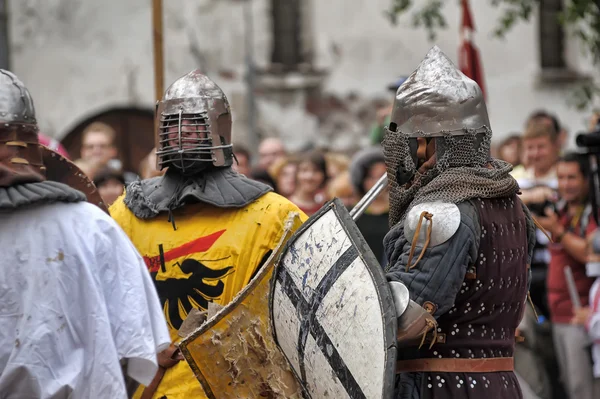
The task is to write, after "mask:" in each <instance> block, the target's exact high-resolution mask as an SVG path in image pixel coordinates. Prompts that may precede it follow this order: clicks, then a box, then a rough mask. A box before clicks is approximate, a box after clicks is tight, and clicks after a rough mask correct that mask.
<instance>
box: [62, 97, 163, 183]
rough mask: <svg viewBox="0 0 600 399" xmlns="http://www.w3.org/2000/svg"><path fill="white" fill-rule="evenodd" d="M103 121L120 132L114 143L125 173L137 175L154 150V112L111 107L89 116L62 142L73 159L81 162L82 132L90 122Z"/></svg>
mask: <svg viewBox="0 0 600 399" xmlns="http://www.w3.org/2000/svg"><path fill="white" fill-rule="evenodd" d="M95 121H100V122H104V123H106V124H108V125H110V126H112V127H113V129H115V131H116V132H117V135H116V139H115V141H116V142H115V144H116V145H117V148H118V150H119V158H120V159H121V162H123V168H124V170H126V171H131V172H135V173H138V167H139V164H140V162H141V161H142V159H144V157H145V156H146V155H148V153H149V152H150V151H151V150H152V148H154V112H153V110H151V109H140V108H110V109H108V110H106V111H103V112H100V113H97V114H95V115H92V116H89V117H86V118H85V119H83V120H81V122H79V123H78V124H77V125H76V126H75V128H73V129H72V130H71V131H70V132H68V133H67V134H66V135H65V136H64V138H63V139H62V140H61V143H62V145H64V146H65V148H66V149H67V151H68V152H69V154H70V155H71V157H72V159H74V160H75V159H78V158H79V154H80V149H81V133H82V132H83V130H84V129H85V128H86V126H88V125H89V124H90V123H92V122H95Z"/></svg>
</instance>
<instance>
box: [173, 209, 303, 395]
mask: <svg viewBox="0 0 600 399" xmlns="http://www.w3.org/2000/svg"><path fill="white" fill-rule="evenodd" d="M295 219H298V221H299V222H300V223H302V221H301V218H300V214H299V213H298V212H293V211H292V212H289V213H288V215H287V216H286V218H285V221H284V229H283V234H282V235H281V238H280V240H279V242H278V243H277V246H275V248H274V249H273V252H272V253H271V255H269V257H268V258H267V260H266V261H265V263H264V264H263V266H265V265H267V264H268V263H269V262H274V264H273V273H272V274H271V278H273V275H274V274H275V268H276V267H277V262H278V260H279V258H280V256H281V254H282V253H283V251H284V250H285V246H284V245H283V244H284V243H287V241H288V240H290V239H291V238H292V237H293V236H294V234H293V231H292V229H293V226H294V222H295ZM288 221H289V222H290V225H289V227H288ZM300 228H301V227H300ZM266 270H267V268H266V267H261V269H260V270H259V271H258V273H256V275H255V276H254V278H252V280H250V282H249V283H248V284H247V285H246V286H245V287H244V288H243V289H242V290H241V291H240V292H239V293H238V294H237V295H236V296H235V297H234V298H233V300H232V301H231V302H229V303H228V304H227V305H225V307H224V308H223V309H221V310H220V311H219V313H217V314H216V315H215V316H214V317H213V318H211V319H210V320H207V322H206V323H204V324H203V325H202V326H201V327H199V328H198V329H196V330H195V331H193V332H192V333H191V334H190V335H188V336H187V337H185V338H184V339H182V340H181V341H179V343H178V347H179V349H180V350H181V353H182V354H183V357H184V358H185V360H186V362H187V364H188V366H190V368H191V369H192V371H193V373H194V376H195V377H196V379H197V380H198V382H200V385H201V386H202V389H203V390H204V393H205V394H206V396H207V397H208V399H217V397H216V396H215V394H214V392H213V390H212V388H211V387H210V385H209V383H208V380H207V379H206V377H205V376H204V373H202V370H201V369H200V367H199V366H198V365H197V364H196V362H195V361H194V358H193V357H192V354H191V353H190V351H189V349H188V348H187V345H188V344H189V343H191V342H192V341H193V340H195V339H196V338H198V337H199V336H200V335H202V334H204V333H206V332H208V331H209V330H210V329H211V328H212V327H213V326H214V325H215V324H217V323H218V322H219V321H221V320H222V319H223V318H224V317H225V316H227V315H228V314H230V313H231V312H232V311H233V309H235V308H236V307H237V305H238V304H239V303H240V302H241V301H243V300H244V299H245V298H246V297H247V296H248V295H249V294H250V292H251V291H252V288H254V287H256V286H257V285H258V284H259V283H260V282H261V281H262V279H263V278H264V277H265V275H266V273H267V272H266ZM269 284H270V282H269ZM233 304H235V306H234V305H233ZM270 304H271V289H270V288H269V316H270V313H271V312H270V309H271V307H270ZM270 324H271V325H269V328H272V323H270ZM276 346H277V349H278V350H279V351H280V352H281V354H282V355H283V356H285V354H284V353H283V351H281V349H280V348H279V345H277V343H276ZM286 360H287V357H286ZM288 363H289V361H288ZM290 370H291V371H292V372H293V370H292V367H291V366H290ZM294 376H295V373H294Z"/></svg>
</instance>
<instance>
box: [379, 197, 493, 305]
mask: <svg viewBox="0 0 600 399" xmlns="http://www.w3.org/2000/svg"><path fill="white" fill-rule="evenodd" d="M457 205H458V209H459V210H460V215H461V222H460V226H459V227H458V230H457V231H456V233H454V235H453V236H452V237H451V238H450V239H449V240H448V241H446V242H444V243H443V244H440V245H438V246H436V247H432V248H428V249H427V250H426V251H425V254H424V255H423V258H422V259H421V260H420V261H419V263H418V264H417V265H416V266H415V267H414V268H411V269H410V270H409V271H406V263H407V262H408V255H409V253H410V246H411V243H410V242H408V241H407V240H406V238H405V237H404V234H401V235H400V236H399V237H398V238H397V241H396V242H395V243H394V247H395V248H394V250H401V251H402V253H401V254H399V256H398V257H397V258H396V259H397V260H396V262H395V263H394V264H393V265H391V266H390V268H389V269H388V272H387V279H388V281H401V282H402V283H404V285H406V287H407V288H408V290H409V292H410V299H412V300H413V301H415V302H417V303H418V304H419V305H423V303H424V302H426V301H429V302H432V303H434V304H435V305H436V306H437V311H436V312H435V313H434V316H435V317H439V316H441V315H442V314H444V313H446V312H447V311H448V310H450V308H451V307H452V305H453V304H454V300H455V298H456V295H457V294H458V291H459V290H460V287H461V285H462V282H463V281H464V278H465V273H466V271H467V267H468V265H471V264H474V263H475V261H476V260H477V256H478V249H479V240H480V237H481V226H480V224H479V215H478V213H477V210H476V208H475V206H474V205H473V204H472V203H471V202H469V201H466V202H462V203H460V204H457ZM390 244H391V243H390ZM421 249H422V247H419V246H417V247H416V250H415V255H414V256H413V262H414V261H415V260H416V259H417V258H418V256H419V254H420V253H421Z"/></svg>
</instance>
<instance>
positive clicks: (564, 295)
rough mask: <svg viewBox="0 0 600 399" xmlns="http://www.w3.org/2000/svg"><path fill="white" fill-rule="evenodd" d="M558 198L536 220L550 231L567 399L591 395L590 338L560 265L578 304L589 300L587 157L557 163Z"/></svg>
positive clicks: (591, 223) (551, 285) (553, 305)
mask: <svg viewBox="0 0 600 399" xmlns="http://www.w3.org/2000/svg"><path fill="white" fill-rule="evenodd" d="M556 174H557V181H558V194H559V196H560V200H559V201H558V202H557V203H556V204H555V205H553V206H550V207H547V208H546V209H545V214H546V216H544V217H540V218H539V219H538V221H539V222H540V224H541V225H542V226H543V227H544V228H545V229H546V230H547V231H548V232H549V233H550V235H551V237H552V241H553V242H552V243H551V244H549V245H548V249H549V251H550V255H551V257H550V265H549V268H548V277H547V290H548V306H549V311H550V318H551V320H552V330H553V338H554V346H555V351H556V356H557V358H558V364H559V368H560V371H561V376H562V380H563V383H564V385H565V388H566V390H567V393H568V396H569V397H570V398H578V399H586V398H590V399H591V398H593V397H594V396H593V390H594V377H593V373H592V364H591V361H590V355H589V339H588V338H587V333H586V331H585V330H584V329H582V328H580V327H579V326H578V325H574V324H572V320H573V318H574V316H575V313H574V304H573V302H572V300H571V296H570V294H569V287H568V285H567V281H566V279H565V274H564V270H565V268H566V267H570V268H571V270H572V273H573V279H574V281H575V286H576V287H577V294H578V296H579V299H580V301H581V305H582V306H584V307H586V306H588V303H589V292H590V288H591V286H592V284H593V282H594V280H593V279H591V278H589V277H587V275H586V268H585V264H586V258H587V253H586V247H587V241H586V237H587V236H588V235H589V234H591V233H592V232H593V231H594V229H596V227H597V225H596V222H595V220H594V217H593V215H592V204H591V202H590V201H589V197H588V194H589V183H588V177H589V168H588V163H587V159H585V158H584V157H583V156H582V155H578V154H567V155H565V156H563V157H562V158H560V159H559V161H558V163H557V164H556Z"/></svg>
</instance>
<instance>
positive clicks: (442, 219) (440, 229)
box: [404, 202, 460, 247]
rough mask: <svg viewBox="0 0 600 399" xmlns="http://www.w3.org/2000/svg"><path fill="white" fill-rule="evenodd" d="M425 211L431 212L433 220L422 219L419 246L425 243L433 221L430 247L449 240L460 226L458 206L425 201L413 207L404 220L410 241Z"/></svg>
mask: <svg viewBox="0 0 600 399" xmlns="http://www.w3.org/2000/svg"><path fill="white" fill-rule="evenodd" d="M423 212H429V213H430V214H432V215H433V216H432V217H431V222H430V221H429V220H427V219H425V218H423V219H422V222H421V230H420V231H419V238H418V240H417V245H418V246H423V245H424V244H425V241H426V240H427V229H429V224H430V223H432V222H433V226H432V228H431V239H430V241H429V247H435V246H437V245H440V244H443V243H445V242H446V241H448V240H449V239H450V238H451V237H452V236H453V235H454V233H456V230H458V227H459V226H460V211H459V210H458V206H456V205H455V204H451V203H448V202H424V203H422V204H418V205H415V206H414V207H412V208H411V209H410V211H409V212H408V215H407V216H406V219H405V220H404V236H405V237H406V239H407V240H408V242H412V241H413V238H414V235H415V231H416V230H417V226H418V225H419V219H420V218H421V213H423Z"/></svg>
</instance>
